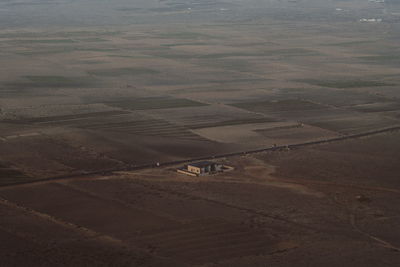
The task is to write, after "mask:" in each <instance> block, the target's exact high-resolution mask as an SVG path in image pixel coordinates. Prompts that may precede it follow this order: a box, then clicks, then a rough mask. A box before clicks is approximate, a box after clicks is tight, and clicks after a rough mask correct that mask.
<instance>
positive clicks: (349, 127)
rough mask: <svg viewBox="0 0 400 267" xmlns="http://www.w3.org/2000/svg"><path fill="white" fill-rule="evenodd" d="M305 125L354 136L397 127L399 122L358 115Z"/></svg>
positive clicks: (368, 115) (369, 115) (309, 121)
mask: <svg viewBox="0 0 400 267" xmlns="http://www.w3.org/2000/svg"><path fill="white" fill-rule="evenodd" d="M307 123H308V124H311V125H314V126H317V127H321V128H324V129H327V130H331V131H335V132H340V133H342V134H355V133H361V132H365V131H371V130H374V129H380V128H386V127H392V126H395V125H399V123H400V121H399V120H395V119H390V118H386V117H381V116H376V115H373V114H359V115H356V116H340V117H336V118H335V117H331V118H323V119H320V120H312V119H311V120H308V121H307Z"/></svg>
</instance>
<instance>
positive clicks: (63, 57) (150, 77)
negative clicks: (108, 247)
mask: <svg viewBox="0 0 400 267" xmlns="http://www.w3.org/2000/svg"><path fill="white" fill-rule="evenodd" d="M92 2H93V0H79V1H73V2H71V1H67V0H58V1H57V2H56V3H55V2H54V3H53V2H52V1H44V0H38V1H30V0H27V1H5V2H4V3H3V2H2V3H0V22H1V23H0V28H1V32H0V62H1V65H2V66H4V67H3V68H2V71H1V72H0V165H1V166H4V168H3V167H2V168H1V169H0V176H1V177H3V176H4V175H3V173H4V174H5V175H7V178H5V179H2V180H0V184H9V183H12V182H14V183H19V182H24V181H26V180H28V179H42V178H46V177H54V176H60V175H74V174H79V173H83V172H91V171H105V170H109V169H119V168H125V167H129V166H137V165H142V164H149V163H152V164H155V163H156V162H167V161H171V160H182V159H187V158H194V157H203V156H211V155H215V154H224V153H230V152H235V151H244V150H249V149H258V148H260V147H268V146H271V145H273V144H280V145H285V144H292V143H301V142H307V141H310V140H320V139H326V138H330V137H335V136H340V135H346V134H354V133H360V132H365V131H370V130H374V129H379V128H385V127H391V126H393V125H398V124H399V123H400V120H399V119H400V117H399V108H400V101H399V96H400V95H399V90H398V86H399V84H400V80H399V77H400V75H399V74H400V73H399V60H398V59H399V58H400V56H399V49H398V40H399V38H400V37H399V36H400V30H399V16H398V13H399V10H400V6H399V5H398V3H397V2H393V1H386V2H387V3H374V2H368V1H366V0H365V1H364V0H352V1H345V2H343V1H324V2H323V3H322V2H320V1H316V0H302V1H298V2H295V1H258V0H248V1H247V2H246V3H247V4H244V3H243V2H242V1H233V0H230V1H219V0H218V1H201V3H196V2H194V1H191V0H182V1H178V2H176V1H172V0H171V1H170V0H166V1H139V0H137V1H134V2H132V3H131V2H129V1H124V0H115V1H113V3H108V2H107V1H106V2H102V3H101V4H98V3H96V4H93V3H92ZM24 12H25V13H24ZM40 12H41V16H38V14H39V13H40ZM68 14H69V15H68ZM32 16H33V17H35V19H28V18H32ZM362 18H382V19H383V21H382V22H376V23H375V22H371V23H368V22H360V19H362ZM49 25H52V26H51V27H50V26H49ZM298 125H302V126H301V127H296V126H298ZM10 170H11V171H12V172H11V173H10Z"/></svg>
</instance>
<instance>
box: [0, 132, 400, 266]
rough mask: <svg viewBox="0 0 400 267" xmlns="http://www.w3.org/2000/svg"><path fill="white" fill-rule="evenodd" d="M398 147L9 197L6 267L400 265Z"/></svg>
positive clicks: (346, 145) (337, 146) (245, 161)
mask: <svg viewBox="0 0 400 267" xmlns="http://www.w3.org/2000/svg"><path fill="white" fill-rule="evenodd" d="M399 138H400V135H399V133H388V134H381V135H377V136H374V137H368V138H361V139H354V140H348V141H343V142H340V143H331V144H325V145H318V146H310V147H307V148H301V149H298V150H293V151H275V152H264V153H258V154H253V155H248V156H241V157H233V158H229V159H225V160H224V162H225V163H226V164H229V165H232V166H235V168H236V169H235V171H234V172H229V173H226V174H220V175H216V176H209V177H199V178H195V177H190V176H185V175H182V174H177V173H176V172H175V171H174V169H173V168H159V169H148V170H142V171H136V172H121V173H116V174H113V175H111V176H103V177H96V176H93V177H88V178H79V177H77V178H69V179H64V180H59V181H47V182H38V183H34V184H28V185H14V186H9V187H3V188H1V189H0V197H1V201H0V213H1V215H2V218H3V219H2V220H1V221H0V237H1V239H2V240H6V241H7V242H6V244H7V245H6V246H4V244H5V243H3V242H2V244H3V247H2V250H1V252H0V253H1V255H0V256H1V257H0V259H1V262H0V264H1V265H2V266H8V264H17V265H18V264H23V263H24V262H27V261H29V262H31V264H33V265H32V266H50V265H52V264H57V265H61V266H72V265H74V264H75V265H79V266H88V265H89V266H91V265H96V266H110V265H113V266H141V265H144V266H188V265H190V266H192V265H195V266H265V265H273V266H293V265H296V266H318V265H321V264H327V259H329V263H328V264H327V265H328V266H341V265H347V264H348V263H349V262H351V263H352V266H380V265H388V266H397V265H398V264H400V256H399V251H400V242H399V240H400V232H399V230H398V227H397V225H398V224H399V223H400V221H399V216H398V214H399V212H400V211H399V210H398V207H400V198H399V193H400V187H399V182H398V179H397V178H398V176H397V174H398V172H399V171H400V170H399V166H398V161H397V159H398V158H399V156H400V155H399V151H400V147H399V144H400V142H399ZM359 196H362V198H360V197H359ZM50 251H51V253H50ZM337 255H340V257H338V256H337ZM355 256H357V257H355Z"/></svg>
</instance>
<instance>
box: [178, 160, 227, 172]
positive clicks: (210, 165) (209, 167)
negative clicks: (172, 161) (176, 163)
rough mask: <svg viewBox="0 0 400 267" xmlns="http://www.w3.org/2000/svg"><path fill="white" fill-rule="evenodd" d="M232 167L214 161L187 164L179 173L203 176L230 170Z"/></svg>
mask: <svg viewBox="0 0 400 267" xmlns="http://www.w3.org/2000/svg"><path fill="white" fill-rule="evenodd" d="M229 169H231V167H228V166H224V165H222V164H219V163H216V162H212V161H200V162H193V163H189V164H186V165H185V166H184V167H183V168H181V169H178V170H177V171H178V172H179V173H184V174H187V175H191V176H203V175H209V174H214V173H219V172H223V171H224V170H229Z"/></svg>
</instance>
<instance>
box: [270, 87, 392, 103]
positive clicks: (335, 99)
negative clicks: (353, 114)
mask: <svg viewBox="0 0 400 267" xmlns="http://www.w3.org/2000/svg"><path fill="white" fill-rule="evenodd" d="M273 97H274V98H276V99H278V100H279V99H287V98H293V99H305V100H309V101H312V102H314V103H320V104H322V105H330V106H336V107H347V106H354V105H362V104H370V103H375V102H387V101H390V100H389V99H388V98H386V97H383V96H378V95H376V94H367V93H361V92H357V91H352V90H343V89H328V88H326V89H325V88H321V89H316V88H283V89H278V90H277V91H276V93H275V94H274V96H273Z"/></svg>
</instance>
